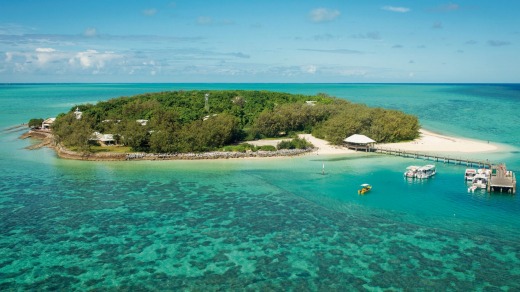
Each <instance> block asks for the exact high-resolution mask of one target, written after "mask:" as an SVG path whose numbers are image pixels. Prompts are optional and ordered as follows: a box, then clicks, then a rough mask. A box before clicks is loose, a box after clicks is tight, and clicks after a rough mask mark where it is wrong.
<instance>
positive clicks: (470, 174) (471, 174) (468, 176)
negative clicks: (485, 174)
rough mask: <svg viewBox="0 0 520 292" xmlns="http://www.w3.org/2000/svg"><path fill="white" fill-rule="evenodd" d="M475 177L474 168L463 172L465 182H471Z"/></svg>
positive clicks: (475, 171)
mask: <svg viewBox="0 0 520 292" xmlns="http://www.w3.org/2000/svg"><path fill="white" fill-rule="evenodd" d="M475 175H477V170H476V169H474V168H468V169H466V172H464V180H465V181H470V182H471V181H473V178H474V177H475Z"/></svg>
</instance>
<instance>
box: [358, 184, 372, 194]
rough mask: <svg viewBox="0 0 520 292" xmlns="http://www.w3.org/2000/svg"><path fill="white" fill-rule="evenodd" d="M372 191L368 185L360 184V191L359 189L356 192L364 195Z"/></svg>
mask: <svg viewBox="0 0 520 292" xmlns="http://www.w3.org/2000/svg"><path fill="white" fill-rule="evenodd" d="M371 189H372V186H371V185H369V184H362V185H361V189H359V190H358V191H357V192H358V194H360V195H364V194H365V193H366V192H368V191H370V190H371Z"/></svg>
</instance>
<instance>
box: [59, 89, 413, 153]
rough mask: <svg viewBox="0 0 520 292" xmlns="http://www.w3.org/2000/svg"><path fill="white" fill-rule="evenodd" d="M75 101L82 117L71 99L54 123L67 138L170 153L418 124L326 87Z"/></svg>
mask: <svg viewBox="0 0 520 292" xmlns="http://www.w3.org/2000/svg"><path fill="white" fill-rule="evenodd" d="M206 95H208V96H209V98H208V101H207V103H206V99H205V96H206ZM307 101H313V102H312V103H308V102H307ZM77 107H78V108H79V110H80V111H82V113H83V114H82V117H81V119H77V118H76V117H75V115H74V114H73V111H74V110H75V109H76V106H74V107H73V108H72V109H71V110H70V111H69V113H66V114H62V115H60V116H58V117H57V119H56V121H55V123H54V125H53V131H54V132H55V136H56V137H57V139H58V141H60V142H62V143H63V144H65V145H66V146H75V147H79V148H81V149H85V150H88V145H89V139H90V138H91V136H92V133H93V132H95V131H97V132H100V133H110V134H114V138H115V139H116V140H117V142H119V143H121V144H124V145H126V146H130V147H131V148H132V149H134V150H136V151H146V152H157V153H171V152H192V151H195V152H202V151H211V150H214V149H219V148H221V147H223V146H225V145H230V144H233V143H236V142H239V141H244V140H246V141H247V140H253V139H257V138H263V137H278V136H281V135H287V134H289V133H295V132H307V133H313V134H314V135H315V136H317V137H319V138H323V139H326V140H328V141H330V142H331V143H334V144H340V143H342V141H343V139H344V138H345V137H347V136H349V135H351V134H355V133H360V134H365V135H367V136H370V137H371V138H373V139H374V140H376V141H377V142H396V141H402V140H411V139H414V138H416V137H417V136H418V130H419V122H418V119H417V118H416V117H415V116H411V115H408V114H405V113H402V112H400V111H395V110H387V109H381V108H369V107H367V106H365V105H361V104H353V103H351V102H348V101H346V100H342V99H337V98H333V97H330V96H328V95H326V94H317V95H314V96H309V95H300V94H289V93H281V92H270V91H244V90H225V91H222V90H216V91H205V90H193V91H170V92H159V93H148V94H142V95H136V96H131V97H119V98H114V99H110V100H107V101H103V102H99V103H97V104H84V105H78V106H77ZM137 120H147V123H145V124H143V123H138V122H137Z"/></svg>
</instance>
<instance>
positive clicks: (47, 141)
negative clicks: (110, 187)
mask: <svg viewBox="0 0 520 292" xmlns="http://www.w3.org/2000/svg"><path fill="white" fill-rule="evenodd" d="M20 138H21V139H25V138H36V139H41V140H42V142H41V143H39V144H37V145H33V146H29V147H27V149H31V150H34V149H39V148H41V147H50V148H53V149H54V150H56V153H57V155H58V156H59V157H60V158H65V159H74V160H89V161H132V160H202V159H232V158H256V157H258V158H268V157H287V156H298V155H303V154H305V153H309V152H312V151H315V150H316V149H314V148H307V149H281V150H276V151H255V152H253V151H247V152H225V151H212V152H202V153H144V152H142V153H111V152H103V153H84V152H77V151H72V150H69V149H67V148H65V147H63V146H62V145H61V144H57V143H55V141H54V137H53V135H52V133H50V132H48V131H39V130H31V131H29V132H27V133H25V134H23V135H22V136H21V137H20Z"/></svg>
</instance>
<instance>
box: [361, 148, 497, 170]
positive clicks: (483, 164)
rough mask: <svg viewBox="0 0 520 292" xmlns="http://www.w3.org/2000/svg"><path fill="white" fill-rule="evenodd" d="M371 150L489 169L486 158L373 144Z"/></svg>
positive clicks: (489, 164)
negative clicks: (456, 155)
mask: <svg viewBox="0 0 520 292" xmlns="http://www.w3.org/2000/svg"><path fill="white" fill-rule="evenodd" d="M371 150H372V152H376V153H382V154H389V155H395V156H401V157H407V158H414V159H424V160H432V161H437V162H443V163H453V164H458V165H466V166H468V167H478V168H488V169H491V166H492V164H491V162H489V161H488V160H473V159H468V158H461V157H451V156H447V155H439V154H428V153H425V152H415V151H406V150H401V149H392V148H386V147H381V146H377V145H375V146H373V147H372V148H371Z"/></svg>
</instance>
